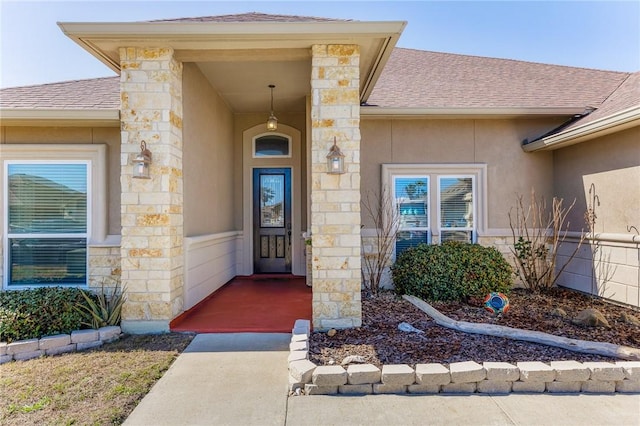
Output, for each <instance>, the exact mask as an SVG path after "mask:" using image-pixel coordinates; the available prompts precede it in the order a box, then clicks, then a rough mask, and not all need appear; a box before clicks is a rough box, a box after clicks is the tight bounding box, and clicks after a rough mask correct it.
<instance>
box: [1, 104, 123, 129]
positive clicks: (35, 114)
mask: <svg viewBox="0 0 640 426" xmlns="http://www.w3.org/2000/svg"><path fill="white" fill-rule="evenodd" d="M74 124H78V125H83V126H87V125H103V126H120V111H119V110H118V109H54V108H48V109H42V108H38V109H26V108H0V125H2V126H48V125H65V126H69V125H74Z"/></svg>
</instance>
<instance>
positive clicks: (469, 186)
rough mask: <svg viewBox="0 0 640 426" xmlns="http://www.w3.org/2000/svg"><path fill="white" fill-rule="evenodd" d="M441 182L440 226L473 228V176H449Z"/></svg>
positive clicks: (440, 180)
mask: <svg viewBox="0 0 640 426" xmlns="http://www.w3.org/2000/svg"><path fill="white" fill-rule="evenodd" d="M439 182H440V228H442V229H445V228H473V178H470V177H465V178H449V177H447V178H441V179H439ZM443 235H444V234H443Z"/></svg>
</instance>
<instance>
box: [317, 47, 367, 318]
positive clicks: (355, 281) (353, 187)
mask: <svg viewBox="0 0 640 426" xmlns="http://www.w3.org/2000/svg"><path fill="white" fill-rule="evenodd" d="M359 61H360V47H359V46H357V45H315V46H313V48H312V71H311V72H312V75H311V234H312V235H311V238H312V253H313V259H312V270H313V272H312V277H313V327H314V328H315V329H317V330H326V329H329V328H349V327H358V326H360V325H361V324H362V306H361V299H360V287H361V270H360V244H361V243H360V96H359V80H360V69H359ZM334 137H335V138H336V140H337V143H338V146H339V147H340V150H341V151H342V152H343V154H344V155H345V169H346V173H345V174H342V175H330V174H328V173H327V159H326V156H327V153H328V152H329V148H330V147H331V145H332V144H333V138H334Z"/></svg>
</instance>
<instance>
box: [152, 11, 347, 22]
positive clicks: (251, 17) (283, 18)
mask: <svg viewBox="0 0 640 426" xmlns="http://www.w3.org/2000/svg"><path fill="white" fill-rule="evenodd" d="M331 21H351V20H350V19H347V20H344V19H331V18H318V17H315V16H297V15H270V14H266V13H258V12H248V13H240V14H235V15H218V16H197V17H193V18H176V19H159V20H154V21H146V22H331Z"/></svg>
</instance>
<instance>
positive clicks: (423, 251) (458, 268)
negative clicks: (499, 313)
mask: <svg viewBox="0 0 640 426" xmlns="http://www.w3.org/2000/svg"><path fill="white" fill-rule="evenodd" d="M391 277H392V279H393V284H394V287H395V291H396V293H398V294H409V295H413V296H416V297H419V298H421V299H425V300H433V301H449V300H467V299H469V298H471V297H483V296H485V295H487V294H488V293H490V292H492V291H499V292H503V293H508V292H509V290H510V288H511V284H512V277H513V269H512V267H511V265H509V263H508V262H507V261H506V259H505V258H504V256H502V254H501V253H500V252H499V251H498V250H496V249H495V248H493V247H484V246H481V245H479V244H468V243H461V242H456V241H448V242H445V243H443V244H441V245H427V244H421V245H419V246H417V247H413V248H409V249H407V250H405V251H404V252H402V253H401V254H400V255H399V256H398V259H397V260H396V262H395V264H394V265H393V266H392V267H391Z"/></svg>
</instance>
